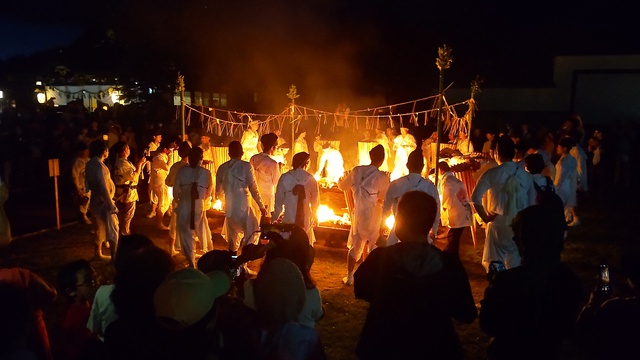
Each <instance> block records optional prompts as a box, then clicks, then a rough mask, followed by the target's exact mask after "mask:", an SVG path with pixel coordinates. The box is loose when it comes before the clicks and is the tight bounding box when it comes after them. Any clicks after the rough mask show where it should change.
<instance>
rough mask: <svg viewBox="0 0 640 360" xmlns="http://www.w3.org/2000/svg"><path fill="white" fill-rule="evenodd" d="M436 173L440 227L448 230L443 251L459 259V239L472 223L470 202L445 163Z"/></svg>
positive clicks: (462, 185)
mask: <svg viewBox="0 0 640 360" xmlns="http://www.w3.org/2000/svg"><path fill="white" fill-rule="evenodd" d="M438 171H439V172H440V181H438V192H439V193H440V196H442V200H441V201H442V207H441V212H440V219H441V221H442V226H446V227H447V228H449V231H448V232H447V244H446V246H445V247H444V249H443V250H444V251H445V252H448V253H451V254H452V255H453V256H455V257H456V259H459V258H460V255H459V249H460V238H462V233H463V232H464V229H465V228H467V227H470V226H471V225H472V224H473V221H474V219H473V212H472V211H471V201H469V194H468V193H467V187H466V186H465V185H464V183H463V182H462V181H461V180H460V179H458V178H456V176H455V175H453V172H451V167H450V166H449V164H448V163H447V162H446V161H441V162H440V164H439V165H438Z"/></svg>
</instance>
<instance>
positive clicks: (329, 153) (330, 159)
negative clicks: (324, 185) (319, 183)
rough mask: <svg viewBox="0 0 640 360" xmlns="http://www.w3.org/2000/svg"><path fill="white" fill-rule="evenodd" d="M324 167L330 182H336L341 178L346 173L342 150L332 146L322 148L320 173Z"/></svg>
mask: <svg viewBox="0 0 640 360" xmlns="http://www.w3.org/2000/svg"><path fill="white" fill-rule="evenodd" d="M322 169H325V171H326V176H325V177H326V178H327V180H328V181H329V182H332V183H335V182H338V180H340V178H341V177H342V175H344V159H343V158H342V154H341V153H340V150H336V149H334V148H331V147H330V148H326V149H324V150H322V156H321V157H320V165H319V167H318V175H320V174H321V173H322Z"/></svg>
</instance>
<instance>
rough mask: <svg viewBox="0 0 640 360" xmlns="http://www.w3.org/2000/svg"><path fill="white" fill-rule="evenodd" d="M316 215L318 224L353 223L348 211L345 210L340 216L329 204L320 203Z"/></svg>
mask: <svg viewBox="0 0 640 360" xmlns="http://www.w3.org/2000/svg"><path fill="white" fill-rule="evenodd" d="M316 216H317V217H318V224H322V223H331V224H334V225H351V218H350V217H349V214H348V213H346V212H345V213H343V214H342V216H338V215H336V213H335V212H334V211H333V209H331V208H330V207H329V206H327V205H320V206H319V207H318V212H317V213H316Z"/></svg>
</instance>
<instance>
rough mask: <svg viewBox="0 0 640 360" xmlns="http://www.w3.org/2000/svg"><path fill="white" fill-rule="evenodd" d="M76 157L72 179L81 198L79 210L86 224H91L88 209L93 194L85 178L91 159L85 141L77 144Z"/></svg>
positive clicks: (72, 169) (72, 168)
mask: <svg viewBox="0 0 640 360" xmlns="http://www.w3.org/2000/svg"><path fill="white" fill-rule="evenodd" d="M76 154H77V156H76V159H75V160H74V161H73V166H72V167H71V179H72V180H73V185H75V188H76V194H75V197H76V198H77V199H79V201H78V210H80V214H82V221H84V223H85V224H91V220H90V219H89V217H87V211H88V210H89V198H90V197H91V194H90V193H89V192H87V191H86V185H85V182H84V179H85V167H86V166H87V162H88V161H89V147H88V146H87V144H85V143H84V142H78V144H77V146H76Z"/></svg>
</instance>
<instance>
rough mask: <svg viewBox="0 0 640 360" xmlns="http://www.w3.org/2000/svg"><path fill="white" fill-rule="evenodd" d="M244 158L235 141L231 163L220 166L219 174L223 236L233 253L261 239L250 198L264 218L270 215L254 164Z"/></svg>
mask: <svg viewBox="0 0 640 360" xmlns="http://www.w3.org/2000/svg"><path fill="white" fill-rule="evenodd" d="M242 155H243V151H242V144H240V142H239V141H236V140H234V141H232V142H230V143H229V157H230V158H231V160H229V161H227V162H225V163H224V164H222V165H220V167H219V168H218V173H217V174H216V198H218V199H222V198H223V197H224V215H225V218H224V224H223V225H222V236H224V237H225V239H226V240H227V243H228V245H229V251H231V253H232V254H236V253H237V252H238V250H239V249H241V248H243V247H244V246H245V245H247V244H254V243H256V241H257V239H258V236H257V233H256V232H257V231H258V230H259V229H260V227H259V223H258V219H257V217H256V214H255V213H254V211H253V208H252V207H251V199H250V198H249V197H250V196H251V197H253V200H254V201H255V202H256V203H257V204H258V207H259V208H260V209H261V210H260V211H261V213H262V215H263V216H266V214H267V212H266V210H265V207H264V204H263V203H262V198H261V197H260V192H259V191H258V185H257V183H256V180H255V176H254V174H253V169H252V168H251V164H249V163H248V162H246V161H244V160H242Z"/></svg>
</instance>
